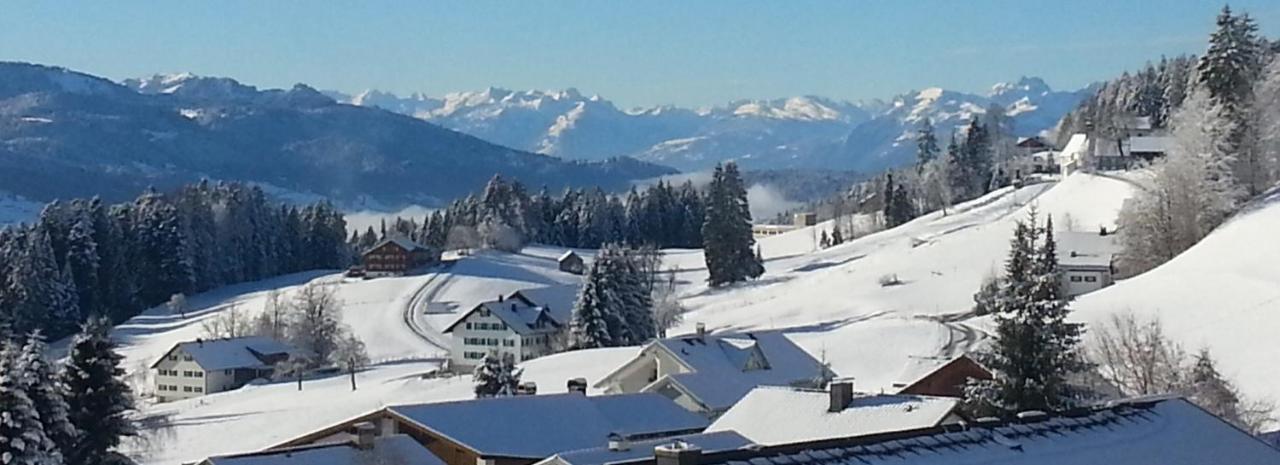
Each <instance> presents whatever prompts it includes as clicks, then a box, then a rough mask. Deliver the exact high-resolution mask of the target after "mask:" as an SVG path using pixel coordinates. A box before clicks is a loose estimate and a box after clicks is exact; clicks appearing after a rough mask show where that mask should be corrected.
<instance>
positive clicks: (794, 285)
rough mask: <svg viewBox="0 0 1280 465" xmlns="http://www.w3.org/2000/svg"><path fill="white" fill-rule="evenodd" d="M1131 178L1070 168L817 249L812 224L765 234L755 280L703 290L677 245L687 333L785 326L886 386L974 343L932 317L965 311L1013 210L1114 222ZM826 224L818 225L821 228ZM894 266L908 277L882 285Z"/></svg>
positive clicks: (1090, 225)
mask: <svg viewBox="0 0 1280 465" xmlns="http://www.w3.org/2000/svg"><path fill="white" fill-rule="evenodd" d="M1131 194H1132V191H1131V188H1130V186H1129V185H1128V184H1126V183H1124V182H1121V181H1118V180H1114V179H1109V178H1103V177H1097V176H1091V175H1087V174H1083V173H1080V174H1075V175H1072V176H1070V177H1068V178H1067V179H1065V180H1064V181H1062V182H1060V183H1057V184H1039V185H1032V186H1027V187H1024V188H1022V189H1018V190H1014V189H1013V188H1005V189H1001V190H998V191H996V192H992V193H991V194H989V195H987V196H986V197H983V198H980V199H977V200H974V201H971V202H968V203H966V204H961V205H958V206H956V207H955V208H953V209H952V210H951V211H949V212H948V213H949V214H948V215H946V216H943V215H942V214H941V212H936V213H932V214H929V215H926V216H923V217H921V218H918V219H916V220H914V221H912V222H910V223H907V224H905V225H902V226H900V227H897V228H894V229H891V230H887V231H882V232H879V233H876V234H871V235H867V236H863V237H860V238H858V239H856V240H853V241H851V242H847V243H845V244H843V245H840V246H837V247H832V248H829V249H826V250H822V251H819V252H812V253H806V252H807V251H810V250H813V249H814V247H813V245H812V244H813V232H812V231H810V230H807V228H806V230H799V231H793V232H791V233H787V234H783V235H779V236H774V237H770V238H765V239H763V240H761V241H760V245H761V249H762V252H763V254H764V256H765V257H766V264H765V268H766V272H765V275H764V276H763V277H761V278H760V280H758V281H756V282H753V283H746V284H743V285H739V286H735V287H733V288H730V289H721V290H710V289H708V288H707V287H706V286H705V284H703V281H704V280H705V279H706V271H705V270H704V269H703V265H702V254H701V251H688V252H683V253H679V254H673V255H672V256H671V258H670V260H669V265H672V266H676V267H679V268H680V269H682V270H686V271H684V272H682V273H680V274H679V279H680V280H681V281H682V282H684V283H685V288H684V294H683V296H684V302H685V304H686V305H687V306H689V307H690V308H691V309H692V310H693V311H692V312H691V313H690V314H688V315H686V316H685V323H684V327H683V328H682V329H683V330H685V331H688V330H691V329H692V326H693V324H695V323H697V322H703V323H706V324H707V326H708V328H711V329H766V328H779V329H789V330H790V331H792V332H794V333H795V334H794V335H793V337H794V338H795V339H796V340H797V342H799V343H800V344H802V345H803V346H805V348H806V349H808V350H810V351H812V352H813V353H815V354H821V353H825V354H826V357H827V359H828V361H830V362H831V363H832V367H833V369H835V371H836V372H837V373H840V374H841V375H844V376H853V377H855V378H856V379H858V380H859V381H858V385H859V386H860V388H861V389H872V390H874V389H877V388H888V387H889V385H890V384H891V383H892V381H894V380H893V379H891V378H892V376H893V375H894V374H895V373H894V370H892V369H886V367H900V366H902V365H903V364H904V363H905V360H906V359H905V357H906V356H908V355H937V354H943V355H947V354H952V353H957V352H960V351H963V350H966V349H968V348H970V347H971V346H972V345H973V344H974V343H976V342H977V339H978V338H980V337H981V336H980V335H979V330H977V329H975V328H972V327H969V326H967V325H965V324H963V323H942V322H939V321H938V319H940V318H941V317H944V316H946V315H954V314H959V313H963V312H966V311H968V310H969V309H970V308H971V307H972V304H973V300H972V296H973V293H974V292H975V291H976V290H977V289H978V286H979V285H980V283H981V281H982V279H983V278H984V277H985V276H987V275H988V274H990V273H993V272H994V271H996V270H998V268H999V267H1000V266H1001V263H1002V262H1003V260H1004V257H1005V255H1006V252H1007V250H1008V242H1009V238H1010V234H1011V231H1012V228H1013V223H1014V221H1015V220H1017V219H1021V218H1023V217H1025V215H1026V211H1027V209H1028V208H1030V206H1031V205H1034V206H1035V207H1036V208H1037V209H1038V210H1039V211H1040V214H1041V215H1046V214H1051V215H1053V217H1054V221H1055V224H1056V226H1057V228H1058V229H1062V228H1065V227H1066V226H1067V224H1068V223H1071V224H1073V225H1075V226H1076V228H1077V229H1078V230H1082V231H1096V230H1097V229H1098V227H1099V226H1104V225H1105V226H1108V227H1109V228H1111V227H1113V226H1114V223H1115V220H1116V215H1117V213H1118V211H1119V209H1120V205H1121V204H1122V203H1123V201H1124V199H1126V198H1128V197H1129V196H1130V195H1131ZM827 227H829V224H823V225H819V226H816V227H815V228H827ZM890 274H893V275H897V277H898V278H899V279H900V280H901V281H903V284H901V285H896V286H887V287H885V286H881V285H880V284H879V279H880V277H881V276H885V275H890Z"/></svg>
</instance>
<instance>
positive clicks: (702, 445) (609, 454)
mask: <svg viewBox="0 0 1280 465" xmlns="http://www.w3.org/2000/svg"><path fill="white" fill-rule="evenodd" d="M676 440H680V441H684V442H685V443H687V444H689V445H692V446H694V447H697V448H699V449H702V452H703V453H708V454H710V453H716V452H727V451H731V450H741V449H746V448H748V447H751V446H754V445H755V443H753V442H751V440H749V439H747V438H745V437H743V436H742V435H741V434H738V433H736V432H733V431H720V432H715V433H698V434H686V435H682V436H675V437H669V438H662V439H651V440H648V441H637V442H632V443H630V444H628V445H627V448H626V450H610V449H609V447H607V446H604V447H594V448H591V449H581V450H575V451H569V452H561V453H559V454H556V455H555V456H554V457H551V458H549V459H547V460H545V461H543V462H540V463H541V464H546V465H551V464H555V465H618V464H623V463H628V462H641V461H645V460H653V448H654V447H657V446H660V445H663V444H669V443H671V442H672V441H676Z"/></svg>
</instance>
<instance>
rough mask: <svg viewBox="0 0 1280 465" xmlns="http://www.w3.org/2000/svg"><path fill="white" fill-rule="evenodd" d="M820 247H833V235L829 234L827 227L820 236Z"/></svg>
mask: <svg viewBox="0 0 1280 465" xmlns="http://www.w3.org/2000/svg"><path fill="white" fill-rule="evenodd" d="M818 247H819V248H823V249H825V248H827V247H831V237H830V236H828V235H827V230H825V229H823V230H822V235H821V237H820V238H818Z"/></svg>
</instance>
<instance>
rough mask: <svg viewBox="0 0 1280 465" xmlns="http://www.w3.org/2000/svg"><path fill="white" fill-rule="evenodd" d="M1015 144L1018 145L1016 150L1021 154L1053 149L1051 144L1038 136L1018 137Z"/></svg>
mask: <svg viewBox="0 0 1280 465" xmlns="http://www.w3.org/2000/svg"><path fill="white" fill-rule="evenodd" d="M1015 146H1016V147H1018V152H1019V153H1020V154H1022V155H1030V154H1033V153H1036V152H1044V151H1046V150H1053V146H1051V145H1049V142H1048V141H1045V140H1044V138H1043V137H1040V136H1031V137H1019V138H1018V141H1017V142H1016V143H1015Z"/></svg>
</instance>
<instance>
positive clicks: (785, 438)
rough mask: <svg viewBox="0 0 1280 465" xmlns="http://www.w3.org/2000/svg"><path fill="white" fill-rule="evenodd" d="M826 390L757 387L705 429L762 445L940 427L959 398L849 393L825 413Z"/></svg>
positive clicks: (829, 396) (827, 405)
mask: <svg viewBox="0 0 1280 465" xmlns="http://www.w3.org/2000/svg"><path fill="white" fill-rule="evenodd" d="M830 399H831V394H830V393H828V392H827V391H818V390H811V389H794V388H780V387H759V388H756V389H753V390H752V391H751V393H750V394H747V396H746V397H743V398H742V400H740V401H738V403H737V404H734V406H733V407H732V408H730V409H729V411H727V412H725V413H724V414H723V415H721V416H720V418H719V419H717V420H716V421H715V423H712V424H711V426H709V427H707V432H716V431H737V432H738V433H741V434H742V435H743V436H746V437H747V438H748V439H750V440H752V441H754V442H756V443H758V444H762V445H766V446H769V445H778V444H791V443H799V442H810V441H820V440H826V439H835V438H849V437H855V436H867V435H873V434H880V433H888V432H892V431H907V430H914V429H921V428H932V427H935V426H938V425H941V424H942V423H943V421H945V420H947V418H948V417H950V416H951V415H952V412H953V411H955V409H956V407H957V406H958V405H959V403H960V401H959V399H952V398H947V397H931V396H914V395H886V394H881V395H863V396H859V397H854V398H853V400H852V401H850V402H849V404H848V405H847V406H845V408H844V410H843V411H840V412H830V411H828V409H829V407H830Z"/></svg>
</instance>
